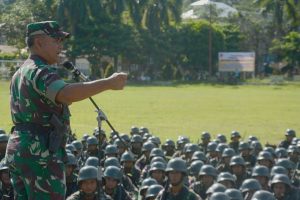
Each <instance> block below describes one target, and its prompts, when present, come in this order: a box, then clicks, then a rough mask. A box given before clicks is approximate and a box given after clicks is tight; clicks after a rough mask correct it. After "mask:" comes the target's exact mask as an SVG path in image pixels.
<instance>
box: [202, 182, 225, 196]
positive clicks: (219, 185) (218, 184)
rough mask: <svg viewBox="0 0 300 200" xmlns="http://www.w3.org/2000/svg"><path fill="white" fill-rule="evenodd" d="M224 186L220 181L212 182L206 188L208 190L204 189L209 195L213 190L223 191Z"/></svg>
mask: <svg viewBox="0 0 300 200" xmlns="http://www.w3.org/2000/svg"><path fill="white" fill-rule="evenodd" d="M225 190H226V187H225V186H224V185H222V184H220V183H214V184H213V185H212V186H210V187H209V188H208V190H207V191H206V194H207V195H208V196H211V195H212V194H213V193H215V192H223V193H224V192H225Z"/></svg>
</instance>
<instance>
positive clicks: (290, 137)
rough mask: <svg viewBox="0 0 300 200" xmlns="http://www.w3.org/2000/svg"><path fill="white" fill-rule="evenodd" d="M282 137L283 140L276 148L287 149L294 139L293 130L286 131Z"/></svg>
mask: <svg viewBox="0 0 300 200" xmlns="http://www.w3.org/2000/svg"><path fill="white" fill-rule="evenodd" d="M284 135H285V140H283V141H281V142H280V144H279V145H278V147H283V148H285V149H287V148H288V147H289V146H290V145H291V143H292V140H293V138H294V137H296V131H294V130H293V129H287V130H286V132H285V134H284Z"/></svg>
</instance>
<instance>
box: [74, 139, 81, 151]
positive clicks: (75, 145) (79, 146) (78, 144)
mask: <svg viewBox="0 0 300 200" xmlns="http://www.w3.org/2000/svg"><path fill="white" fill-rule="evenodd" d="M72 144H73V146H74V147H75V148H76V149H77V151H80V150H82V148H83V145H82V143H81V142H80V141H78V140H75V141H73V142H72Z"/></svg>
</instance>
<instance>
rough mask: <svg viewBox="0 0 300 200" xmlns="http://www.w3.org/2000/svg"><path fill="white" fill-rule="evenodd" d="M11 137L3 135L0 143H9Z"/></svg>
mask: <svg viewBox="0 0 300 200" xmlns="http://www.w3.org/2000/svg"><path fill="white" fill-rule="evenodd" d="M8 140H9V136H8V135H6V134H3V133H1V134H0V142H8Z"/></svg>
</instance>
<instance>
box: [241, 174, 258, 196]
mask: <svg viewBox="0 0 300 200" xmlns="http://www.w3.org/2000/svg"><path fill="white" fill-rule="evenodd" d="M240 190H241V191H242V194H243V197H244V200H251V198H252V196H253V194H254V193H255V192H256V191H258V190H261V185H260V183H259V182H258V180H256V179H253V178H249V179H246V180H244V182H243V183H242V185H241V187H240Z"/></svg>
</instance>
